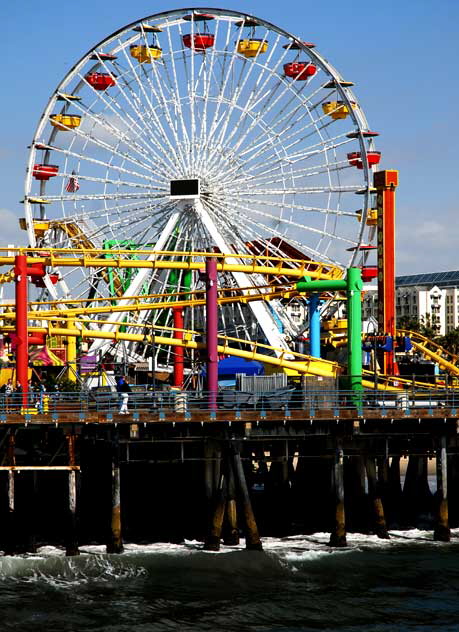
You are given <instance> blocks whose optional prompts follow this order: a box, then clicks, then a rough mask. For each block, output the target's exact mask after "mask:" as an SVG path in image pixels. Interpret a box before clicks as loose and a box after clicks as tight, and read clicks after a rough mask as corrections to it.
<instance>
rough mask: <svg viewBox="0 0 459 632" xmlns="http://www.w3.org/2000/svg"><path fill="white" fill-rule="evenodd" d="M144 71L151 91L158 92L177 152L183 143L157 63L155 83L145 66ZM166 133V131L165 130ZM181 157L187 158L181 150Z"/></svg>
mask: <svg viewBox="0 0 459 632" xmlns="http://www.w3.org/2000/svg"><path fill="white" fill-rule="evenodd" d="M143 72H144V75H145V78H146V81H147V82H148V84H149V85H150V88H151V91H152V93H153V94H156V96H157V98H158V102H159V104H160V107H161V112H162V114H163V116H164V118H165V120H166V122H167V124H168V129H169V131H170V133H171V134H172V138H173V140H174V143H175V148H176V149H175V151H176V152H177V150H180V149H181V147H182V145H183V143H181V141H180V139H179V137H178V135H177V131H176V129H175V124H174V121H173V120H172V116H171V113H170V111H169V110H170V108H169V107H168V106H167V100H166V97H165V94H164V90H163V80H162V78H161V77H160V76H159V70H158V68H157V65H156V64H152V74H153V76H154V78H155V85H153V82H152V81H151V79H150V75H149V74H148V73H147V72H146V70H145V68H143ZM164 133H165V132H164ZM179 153H180V155H181V157H182V161H183V160H184V159H185V158H184V152H183V150H182V151H179Z"/></svg>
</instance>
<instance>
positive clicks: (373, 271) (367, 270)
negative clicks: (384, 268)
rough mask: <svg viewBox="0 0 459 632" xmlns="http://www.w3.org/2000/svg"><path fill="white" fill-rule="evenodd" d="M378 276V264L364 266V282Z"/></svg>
mask: <svg viewBox="0 0 459 632" xmlns="http://www.w3.org/2000/svg"><path fill="white" fill-rule="evenodd" d="M377 276H378V268H377V266H363V268H362V281H363V282H364V283H368V282H369V281H373V279H376V277H377Z"/></svg>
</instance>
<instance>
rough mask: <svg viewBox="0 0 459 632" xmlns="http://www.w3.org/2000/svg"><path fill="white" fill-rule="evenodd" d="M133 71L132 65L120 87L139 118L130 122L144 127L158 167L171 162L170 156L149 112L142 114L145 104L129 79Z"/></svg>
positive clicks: (123, 77)
mask: <svg viewBox="0 0 459 632" xmlns="http://www.w3.org/2000/svg"><path fill="white" fill-rule="evenodd" d="M132 69H133V66H132V64H131V65H130V67H129V69H128V70H127V71H126V72H123V73H122V74H121V75H120V78H121V79H123V82H124V85H123V83H122V82H121V81H120V83H119V87H120V90H121V91H122V93H123V95H124V99H125V101H126V103H128V104H129V106H130V108H131V109H132V110H133V112H134V113H135V115H136V117H137V120H135V119H133V118H132V117H130V120H132V121H133V122H134V124H136V125H138V126H139V127H141V125H143V126H144V128H143V133H144V134H145V135H146V136H147V138H148V141H149V144H150V149H149V151H150V152H151V153H152V157H153V158H154V159H155V160H156V161H157V163H158V166H159V165H161V164H162V163H163V162H164V160H166V161H168V162H170V160H169V156H168V153H167V152H166V151H165V148H164V142H162V138H161V137H160V136H158V134H157V127H156V126H153V125H151V123H150V120H149V119H150V117H149V116H148V112H147V111H145V112H142V111H141V110H140V109H139V107H143V104H142V102H141V100H140V97H139V96H138V95H137V94H136V93H135V92H134V90H133V88H132V85H131V81H128V79H129V77H131V74H130V73H131V71H132ZM125 89H126V90H127V91H128V92H129V96H128V95H127V94H126V91H125ZM151 145H153V147H154V148H153V147H151ZM172 166H173V165H170V166H169V168H171V167H172Z"/></svg>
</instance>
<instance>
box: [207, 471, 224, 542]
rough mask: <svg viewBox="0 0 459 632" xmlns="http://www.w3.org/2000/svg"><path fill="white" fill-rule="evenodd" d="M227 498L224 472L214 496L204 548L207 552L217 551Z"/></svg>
mask: <svg viewBox="0 0 459 632" xmlns="http://www.w3.org/2000/svg"><path fill="white" fill-rule="evenodd" d="M226 496H227V478H226V475H225V473H224V472H222V473H221V474H220V481H219V484H218V487H217V490H216V494H215V508H214V511H213V515H212V520H211V524H210V531H209V533H208V535H207V537H206V541H205V543H204V548H205V549H206V550H207V551H219V550H220V539H221V535H222V528H223V519H224V517H225V508H226Z"/></svg>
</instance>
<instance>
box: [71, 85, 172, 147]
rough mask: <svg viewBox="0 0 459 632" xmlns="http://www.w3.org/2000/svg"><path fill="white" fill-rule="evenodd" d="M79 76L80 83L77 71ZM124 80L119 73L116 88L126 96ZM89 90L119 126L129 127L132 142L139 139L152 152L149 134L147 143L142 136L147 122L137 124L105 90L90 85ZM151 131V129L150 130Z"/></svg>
mask: <svg viewBox="0 0 459 632" xmlns="http://www.w3.org/2000/svg"><path fill="white" fill-rule="evenodd" d="M79 76H80V78H81V81H82V83H85V81H84V76H83V75H82V74H81V73H79ZM112 77H113V75H112ZM121 79H122V80H123V81H125V80H126V79H125V77H124V76H123V75H122V74H121V75H120V76H119V77H118V83H117V85H118V89H119V90H120V91H121V92H122V93H123V95H124V97H125V98H126V95H125V94H124V90H123V84H122V81H121ZM91 91H92V93H93V94H94V95H95V96H96V98H97V100H99V101H100V102H101V103H102V104H103V105H104V106H105V109H104V112H105V111H106V110H109V111H110V112H111V114H112V115H114V116H115V117H116V119H118V120H119V121H120V123H121V127H127V128H128V129H129V131H130V132H131V133H132V134H133V136H135V140H133V142H135V143H136V142H138V141H140V143H141V145H142V146H143V148H144V151H146V152H148V153H151V152H152V147H151V140H152V139H151V135H150V137H149V141H150V142H149V143H147V142H146V139H145V138H143V136H144V135H145V127H147V128H148V124H147V125H144V127H141V125H140V124H139V122H138V121H135V120H134V119H133V118H132V116H131V115H130V114H129V113H128V112H127V111H126V109H125V108H122V107H121V105H120V103H119V102H115V101H114V100H113V98H111V97H110V96H106V93H105V92H101V91H100V90H96V89H95V88H93V87H91ZM126 102H127V103H130V101H129V100H127V101H126ZM114 103H115V104H116V106H117V107H115V105H114ZM138 116H139V118H140V117H141V114H140V113H138ZM152 131H153V130H152ZM157 147H158V148H159V149H161V145H159V144H158V145H157Z"/></svg>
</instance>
